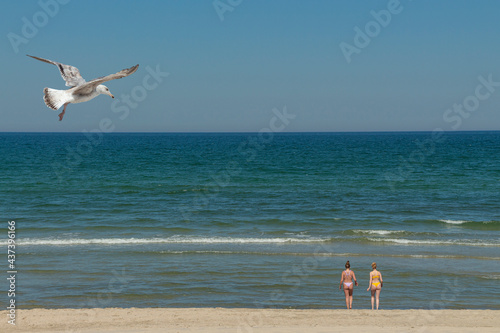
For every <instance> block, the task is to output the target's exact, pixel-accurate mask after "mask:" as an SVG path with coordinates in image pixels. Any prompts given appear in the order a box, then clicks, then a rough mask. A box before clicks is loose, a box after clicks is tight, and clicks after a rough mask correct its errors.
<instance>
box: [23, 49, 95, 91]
mask: <svg viewBox="0 0 500 333" xmlns="http://www.w3.org/2000/svg"><path fill="white" fill-rule="evenodd" d="M27 56H28V57H31V58H33V59H36V60H40V61H43V62H46V63H48V64H52V65H55V66H57V68H59V71H60V72H61V76H62V78H63V79H64V81H66V86H68V87H77V86H80V85H82V84H84V83H85V82H86V81H85V80H84V79H83V77H82V76H81V75H80V71H79V70H78V68H76V67H74V66H70V65H65V64H61V63H60V62H56V61H52V60H48V59H43V58H39V57H34V56H30V55H29V54H27Z"/></svg>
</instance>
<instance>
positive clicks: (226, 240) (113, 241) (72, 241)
mask: <svg viewBox="0 0 500 333" xmlns="http://www.w3.org/2000/svg"><path fill="white" fill-rule="evenodd" d="M329 240H330V239H329V238H303V237H301V238H291V237H288V238H232V237H181V236H173V237H168V238H90V239H85V238H69V239H49V238H46V239H30V238H27V239H23V240H19V241H18V244H19V245H93V244H99V245H121V244H124V245H125V244H183V243H184V244H284V243H320V242H326V241H329ZM5 243H6V242H5Z"/></svg>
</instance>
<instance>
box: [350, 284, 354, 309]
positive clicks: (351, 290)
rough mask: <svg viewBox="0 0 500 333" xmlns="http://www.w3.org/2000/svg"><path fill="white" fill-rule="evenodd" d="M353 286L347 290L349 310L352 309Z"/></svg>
mask: <svg viewBox="0 0 500 333" xmlns="http://www.w3.org/2000/svg"><path fill="white" fill-rule="evenodd" d="M353 291H354V290H353V286H351V288H350V289H349V309H352V292H353Z"/></svg>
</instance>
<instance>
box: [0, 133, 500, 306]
mask: <svg viewBox="0 0 500 333" xmlns="http://www.w3.org/2000/svg"><path fill="white" fill-rule="evenodd" d="M0 142H1V144H0V156H2V164H1V165H0V175H1V178H0V190H1V191H0V202H1V205H0V207H1V215H0V217H1V219H2V220H3V221H4V222H3V225H4V227H3V230H4V232H3V233H4V236H0V244H2V247H4V248H6V244H7V241H6V238H7V222H8V221H10V220H15V221H16V227H17V229H16V235H17V240H18V243H17V251H18V253H17V258H16V264H17V270H18V274H17V290H18V293H17V296H16V297H17V298H16V301H17V304H18V306H19V307H21V308H36V307H45V308H63V307H69V308H81V307H192V306H203V307H213V306H221V307H257V308H265V307H277V308H344V307H345V302H344V296H343V292H340V291H339V290H338V283H339V280H340V274H341V272H342V270H343V269H344V263H345V261H346V260H350V262H351V265H352V269H353V271H354V272H355V273H356V275H357V278H358V280H359V282H360V287H357V288H355V291H354V307H355V308H369V307H370V294H369V292H367V291H366V288H367V287H368V274H369V271H370V264H371V262H372V261H376V262H377V263H378V266H379V270H380V271H381V272H382V274H383V278H384V289H383V291H382V296H381V307H382V308H385V309H406V308H427V309H428V308H436V309H439V308H450V309H461V308H475V309H500V289H499V288H498V283H499V281H500V201H499V193H500V132H466V133H449V134H444V135H443V136H439V137H437V136H435V135H433V134H432V133H424V132H421V133H342V134H336V133H308V134H306V133H304V134H293V133H282V134H275V135H273V136H266V137H263V136H259V135H258V134H256V133H243V134H106V135H105V136H102V135H98V134H93V135H84V134H77V133H75V134H67V133H59V134H35V133H3V134H0ZM1 230H2V229H1V228H0V235H1V233H2V232H1ZM3 252H5V253H6V251H3ZM4 261H5V263H6V262H7V256H6V254H5V260H4ZM5 271H7V263H6V264H5ZM3 294H4V296H0V305H1V306H6V304H7V301H8V298H7V295H6V293H3Z"/></svg>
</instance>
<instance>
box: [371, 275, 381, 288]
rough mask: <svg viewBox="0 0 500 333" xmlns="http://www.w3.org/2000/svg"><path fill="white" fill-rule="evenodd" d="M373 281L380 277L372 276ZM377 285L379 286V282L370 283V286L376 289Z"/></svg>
mask: <svg viewBox="0 0 500 333" xmlns="http://www.w3.org/2000/svg"><path fill="white" fill-rule="evenodd" d="M373 279H380V275H375V276H372V280H373ZM379 284H380V281H379V282H373V281H372V286H375V287H378V285H379Z"/></svg>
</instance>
